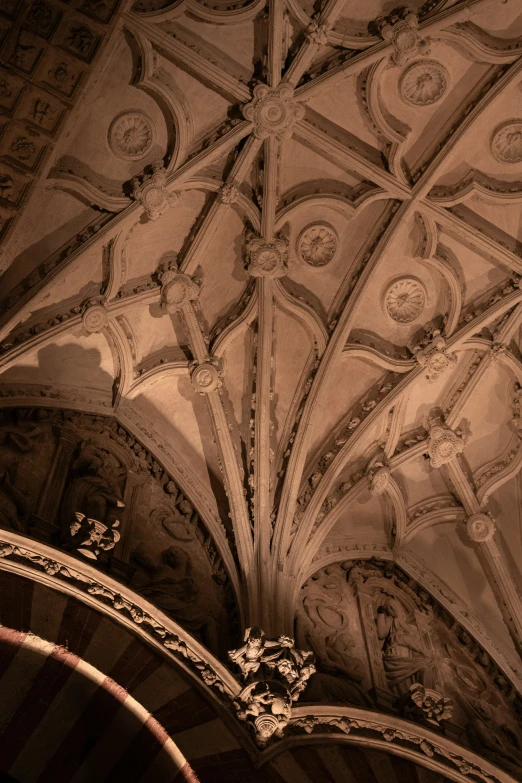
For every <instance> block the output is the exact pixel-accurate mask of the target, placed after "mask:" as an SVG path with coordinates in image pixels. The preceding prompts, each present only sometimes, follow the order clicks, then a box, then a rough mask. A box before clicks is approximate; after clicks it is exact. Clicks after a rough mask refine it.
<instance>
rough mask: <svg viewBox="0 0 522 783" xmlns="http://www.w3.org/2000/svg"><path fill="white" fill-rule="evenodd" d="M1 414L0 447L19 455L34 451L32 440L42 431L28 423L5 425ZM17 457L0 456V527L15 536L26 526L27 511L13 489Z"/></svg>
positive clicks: (20, 494)
mask: <svg viewBox="0 0 522 783" xmlns="http://www.w3.org/2000/svg"><path fill="white" fill-rule="evenodd" d="M4 422H5V419H4V414H3V413H0V446H1V447H4V448H5V447H8V448H10V449H12V450H14V451H18V452H21V453H22V454H24V453H27V452H29V451H31V450H32V449H33V448H34V439H35V438H37V437H38V436H39V435H40V433H41V429H40V428H39V427H37V426H36V425H35V424H32V423H31V422H27V423H25V422H24V423H22V424H20V425H11V424H6V423H4ZM17 465H18V458H17V457H16V456H15V455H14V454H13V453H9V452H7V453H5V452H4V453H3V454H2V455H1V456H0V526H1V527H5V528H8V529H11V530H15V531H16V532H18V533H23V532H24V531H25V529H26V527H27V521H28V519H29V514H30V508H29V501H28V499H27V498H26V496H25V495H24V494H23V492H20V490H19V489H17V488H16V487H15V486H14V480H15V475H16V468H17Z"/></svg>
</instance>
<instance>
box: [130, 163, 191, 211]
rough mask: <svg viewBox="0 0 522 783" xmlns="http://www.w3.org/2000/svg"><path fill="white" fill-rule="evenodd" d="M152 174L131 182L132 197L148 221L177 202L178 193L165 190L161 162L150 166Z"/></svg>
mask: <svg viewBox="0 0 522 783" xmlns="http://www.w3.org/2000/svg"><path fill="white" fill-rule="evenodd" d="M151 168H152V173H151V174H145V175H143V176H142V177H134V179H133V180H132V186H133V191H132V196H133V198H134V200H135V201H137V202H138V203H139V204H141V206H142V207H143V209H144V211H145V214H146V216H147V217H148V219H149V220H157V219H158V218H159V217H161V215H163V213H164V212H165V210H166V209H167V208H168V207H171V206H173V205H174V204H175V203H176V202H177V201H179V198H180V195H179V193H170V192H169V191H168V189H167V172H166V170H165V168H164V166H163V161H162V160H159V161H155V162H154V163H153V164H152V167H151Z"/></svg>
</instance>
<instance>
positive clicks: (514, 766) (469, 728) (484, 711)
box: [466, 700, 522, 780]
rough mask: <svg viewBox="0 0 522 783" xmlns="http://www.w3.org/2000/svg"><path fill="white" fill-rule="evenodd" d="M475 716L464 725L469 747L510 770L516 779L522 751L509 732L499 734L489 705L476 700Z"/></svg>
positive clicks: (520, 766)
mask: <svg viewBox="0 0 522 783" xmlns="http://www.w3.org/2000/svg"><path fill="white" fill-rule="evenodd" d="M473 707H474V710H475V713H476V717H474V718H472V719H471V720H470V721H469V722H468V723H467V725H466V735H467V738H468V741H469V744H470V746H471V749H472V750H474V751H475V752H476V753H478V754H480V755H481V756H483V757H484V758H486V759H488V761H491V762H492V764H496V765H497V766H499V767H501V768H502V769H505V770H506V772H510V773H511V774H512V775H513V776H514V777H515V778H516V779H517V780H520V777H521V775H522V753H521V751H520V748H519V747H517V746H516V745H515V744H514V742H513V739H515V738H513V737H512V736H511V732H510V731H509V730H508V731H504V736H502V734H501V730H499V728H498V726H497V725H496V724H495V723H494V720H493V713H492V710H491V707H490V705H489V704H488V703H487V702H485V701H482V700H477V701H476V702H475V703H474V705H473Z"/></svg>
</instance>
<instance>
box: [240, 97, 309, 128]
mask: <svg viewBox="0 0 522 783" xmlns="http://www.w3.org/2000/svg"><path fill="white" fill-rule="evenodd" d="M293 97H294V90H293V88H292V87H291V86H290V85H289V84H281V85H280V86H279V87H276V88H274V89H271V88H270V87H267V86H266V84H258V85H257V87H255V88H254V97H253V100H252V101H250V103H247V104H246V105H245V106H244V107H243V116H244V118H245V119H246V120H250V122H253V123H254V136H255V137H256V138H258V139H266V138H268V136H277V138H278V139H285V138H289V137H290V136H291V135H292V131H293V127H294V125H295V123H296V122H298V121H299V120H302V119H303V117H304V106H302V104H300V103H298V102H297V101H293V100H292V98H293Z"/></svg>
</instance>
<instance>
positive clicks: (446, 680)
mask: <svg viewBox="0 0 522 783" xmlns="http://www.w3.org/2000/svg"><path fill="white" fill-rule="evenodd" d="M296 643H297V644H298V645H299V647H301V648H303V649H305V650H313V651H314V653H315V654H316V657H317V673H316V674H314V675H312V676H311V678H310V681H309V685H308V687H307V689H306V691H305V692H304V694H303V696H302V697H301V700H302V701H303V702H307V701H308V702H323V703H330V704H331V703H347V704H352V705H358V706H371V707H373V708H374V709H375V708H376V709H379V710H384V711H389V712H392V713H394V714H400V715H401V716H402V717H404V718H407V719H410V720H413V721H415V722H420V723H422V724H424V725H427V726H428V727H430V728H432V729H433V728H434V729H436V730H438V731H442V732H443V733H445V734H446V735H447V736H449V737H451V738H452V739H455V740H456V741H458V742H460V743H462V744H464V745H467V746H469V747H471V748H472V749H473V750H475V751H476V752H477V753H479V754H481V755H483V756H484V757H485V758H487V759H489V760H490V761H492V762H493V763H495V764H497V765H498V766H500V767H501V768H502V769H505V770H506V771H508V772H510V773H511V774H512V775H513V776H514V777H515V778H517V779H521V778H522V754H521V748H522V733H521V731H520V717H521V715H522V700H521V698H520V696H519V695H518V693H517V692H516V690H515V688H514V687H513V686H512V685H511V683H510V682H509V680H508V677H507V676H506V673H504V672H502V671H501V670H500V669H499V667H498V666H497V665H496V664H495V662H494V661H493V660H492V659H491V657H490V656H489V655H488V653H487V652H486V651H485V650H484V649H483V648H482V647H481V646H480V645H479V644H478V643H477V642H476V641H475V640H474V639H473V638H472V637H471V635H470V634H469V633H468V632H467V631H466V630H465V629H463V628H462V627H461V626H460V625H459V624H458V623H457V622H456V621H455V620H454V619H453V617H451V616H450V615H449V614H448V613H447V612H446V610H445V609H443V608H442V607H441V606H440V605H439V604H438V603H437V602H436V601H435V600H434V599H433V598H431V596H429V595H428V594H427V593H426V591H424V590H423V589H422V588H421V587H420V586H419V585H418V584H417V583H416V582H415V581H414V580H413V579H411V578H410V577H408V575H407V574H405V573H404V572H403V571H402V570H401V569H400V568H399V567H398V566H396V565H395V564H393V563H391V562H384V561H379V560H376V559H371V560H359V561H344V562H342V563H336V564H332V565H329V566H327V567H326V568H323V569H321V570H319V571H318V572H316V573H315V574H314V575H313V576H312V577H310V578H309V579H308V580H307V581H306V582H305V584H304V585H303V587H302V588H301V591H300V594H299V600H298V604H297V608H296Z"/></svg>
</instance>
